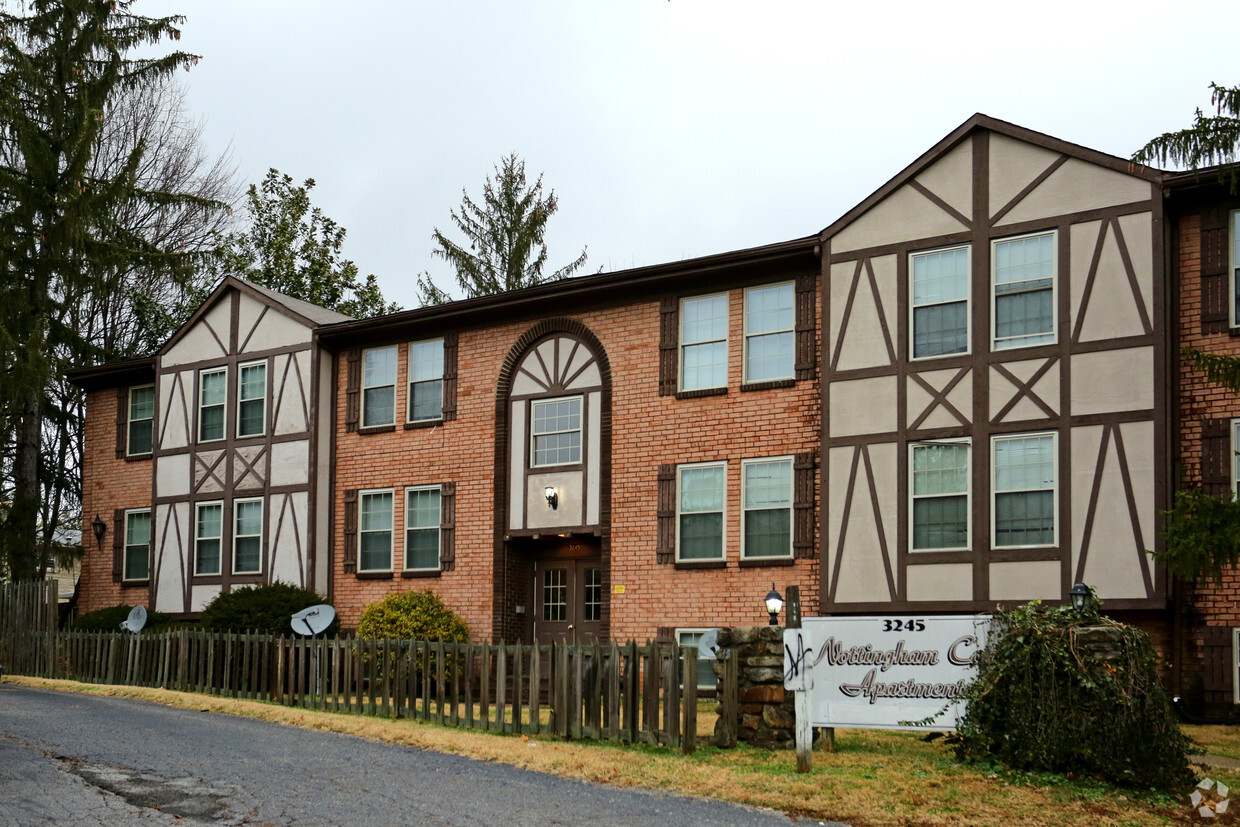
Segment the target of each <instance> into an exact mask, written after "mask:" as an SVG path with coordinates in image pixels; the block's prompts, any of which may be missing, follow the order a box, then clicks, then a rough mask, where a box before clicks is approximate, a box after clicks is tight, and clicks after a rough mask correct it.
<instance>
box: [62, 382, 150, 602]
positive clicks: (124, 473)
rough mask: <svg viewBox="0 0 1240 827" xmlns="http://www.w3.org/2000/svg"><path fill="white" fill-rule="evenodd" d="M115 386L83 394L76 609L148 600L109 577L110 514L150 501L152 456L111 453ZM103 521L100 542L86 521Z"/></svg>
mask: <svg viewBox="0 0 1240 827" xmlns="http://www.w3.org/2000/svg"><path fill="white" fill-rule="evenodd" d="M116 408H117V390H116V389H115V388H106V389H104V390H97V391H91V392H90V393H88V394H87V395H86V419H85V430H84V433H83V435H82V443H83V448H82V454H83V456H82V547H83V549H84V551H85V553H84V555H83V557H82V577H81V591H80V593H79V596H78V614H85V613H86V612H93V611H94V610H96V609H102V608H104V607H107V606H115V605H116V604H118V603H128V604H130V605H135V606H136V605H143V606H145V605H146V604H147V601H148V598H149V597H150V593H149V590H148V588H147V587H146V586H145V585H143V586H127V587H126V586H122V585H121V584H120V583H116V582H113V580H112V536H113V532H114V531H115V530H116V529H115V526H114V525H113V522H112V513H113V510H114V509H117V508H146V507H148V506H150V504H151V490H152V483H151V460H150V459H142V460H133V461H128V460H124V459H117V458H116V417H117V410H116ZM96 514H98V515H99V517H100V518H101V519H102V520H103V521H104V522H105V523H107V526H108V531H107V533H106V534H105V535H104V536H103V542H102V543H96V542H95V534H94V531H93V530H92V529H91V521H93V520H94V519H95V515H96Z"/></svg>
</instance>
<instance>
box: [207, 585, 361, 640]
mask: <svg viewBox="0 0 1240 827" xmlns="http://www.w3.org/2000/svg"><path fill="white" fill-rule="evenodd" d="M325 602H326V600H325V599H324V598H323V596H322V595H320V594H318V593H317V592H314V591H311V590H310V589H303V588H300V587H298V586H294V585H291V584H289V583H278V582H277V583H270V584H267V585H263V586H242V587H241V588H239V589H233V590H232V591H230V592H228V593H227V594H219V595H216V597H215V599H214V600H212V601H211V602H210V603H208V604H207V605H206V608H204V609H203V610H202V621H201V622H202V628H204V629H206V630H208V631H212V632H226V631H233V632H259V633H262V634H272V635H292V634H293V627H292V625H291V623H292V617H293V614H294V613H296V612H300V611H301V610H302V609H305V608H309V607H310V606H313V605H315V604H316V603H325ZM339 632H340V618H336V619H334V620H332V622H331V625H330V626H328V627H327V630H326V634H327V635H328V636H332V635H335V634H337V633H339Z"/></svg>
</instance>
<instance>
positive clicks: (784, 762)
mask: <svg viewBox="0 0 1240 827" xmlns="http://www.w3.org/2000/svg"><path fill="white" fill-rule="evenodd" d="M4 680H5V681H11V682H13V683H19V684H22V685H25V686H33V687H42V688H50V689H58V690H62V691H75V692H86V693H90V694H95V695H112V696H118V697H127V698H138V699H142V700H148V701H155V702H157V703H162V704H167V705H169V706H175V707H181V708H185V709H197V710H203V711H208V712H218V713H226V714H230V715H241V716H246V717H251V718H257V719H260V720H265V721H273V722H276V723H282V724H289V725H293V726H301V727H306V728H309V729H319V730H327V731H331V732H340V733H345V734H350V735H357V736H360V737H362V738H369V739H371V740H375V741H383V742H387V743H392V744H401V745H405V746H410V747H417V748H421V749H429V750H435V751H437V752H445V753H454V754H457V755H463V756H467V757H470V758H477V759H481V760H485V761H499V762H503V763H506V764H511V765H513V766H515V767H521V768H523V769H530V770H537V771H540V772H547V773H553V774H556V775H561V776H569V777H573V778H580V779H584V780H587V781H595V782H602V783H607V784H613V785H617V786H622V787H648V788H654V789H660V790H668V791H675V792H680V793H684V794H686V795H694V796H702V797H707V798H717V799H723V800H728V801H736V802H740V803H743V804H750V805H753V806H758V807H771V808H774V809H777V810H783V811H784V812H787V813H789V814H791V815H794V816H801V817H808V818H813V819H823V820H828V819H830V820H839V821H845V822H849V823H851V824H854V825H879V824H901V825H966V824H970V825H971V824H1004V825H1026V824H1027V825H1044V824H1064V825H1081V826H1082V827H1084V825H1145V824H1178V823H1190V822H1196V821H1197V820H1196V819H1195V818H1194V816H1193V814H1192V813H1191V811H1190V810H1189V809H1188V807H1187V805H1186V804H1183V803H1175V802H1172V801H1170V800H1169V799H1166V798H1161V799H1160V798H1157V797H1141V798H1134V797H1133V796H1131V795H1126V794H1124V793H1122V792H1117V791H1116V790H1114V789H1112V788H1109V787H1106V786H1104V785H1101V784H1095V783H1086V784H1080V783H1076V782H1069V781H1065V780H1063V779H1058V778H1055V777H1046V778H1042V777H1037V778H1032V777H1030V778H1005V777H1001V776H999V775H996V774H988V773H986V772H984V771H979V770H978V769H976V768H973V767H965V766H961V765H959V764H957V763H956V762H955V761H954V760H953V759H952V757H951V754H950V751H949V750H948V749H947V748H945V747H944V746H942V744H941V741H940V742H934V743H926V742H924V741H922V740H921V739H920V738H919V737H918V736H917V735H915V734H910V733H897V732H884V731H879V730H838V731H837V733H836V747H837V750H836V752H835V753H833V754H827V753H823V752H815V754H814V768H813V771H812V772H810V773H809V774H805V775H798V774H797V772H796V761H795V757H794V756H793V755H792V754H791V753H788V752H767V751H765V750H758V749H753V748H749V747H746V746H741V747H739V748H737V749H734V750H718V749H715V748H714V747H704V748H699V750H698V751H697V753H695V754H694V755H693V756H691V757H688V758H686V757H684V756H681V755H680V754H679V753H678V752H675V751H672V750H668V749H661V748H652V747H639V746H620V745H609V744H597V743H565V742H563V741H557V740H552V739H548V738H541V737H535V738H524V737H520V736H515V737H514V736H500V735H488V734H483V733H478V732H471V731H467V730H456V729H449V728H443V727H437V726H433V725H430V724H426V723H422V722H419V721H409V720H389V719H382V718H370V717H362V716H357V715H344V714H334V713H328V712H314V711H310V710H303V709H293V708H287V707H283V706H277V705H274V704H268V703H261V702H257V701H240V700H230V699H225V698H215V697H210V696H205V695H194V694H189V693H183V692H171V691H167V690H160V689H143V688H134V687H114V686H95V685H87V684H78V683H73V682H70V681H51V680H40V679H34V678H10V677H6V678H5V679H4ZM712 706H713V705H712V704H711V703H710V702H705V703H703V704H702V705H701V710H702V713H703V714H702V715H701V716H700V719H699V722H698V731H699V732H700V733H702V735H703V736H707V735H709V733H710V732H711V731H712V729H713V725H714V713H713V710H712ZM1190 730H1191V731H1192V734H1193V735H1194V737H1198V730H1209V731H1207V732H1202V734H1201V736H1200V737H1201V738H1202V739H1204V740H1203V743H1208V744H1209V745H1210V750H1211V752H1213V751H1214V750H1215V746H1214V744H1216V743H1217V744H1218V745H1219V747H1218V748H1219V749H1222V748H1224V747H1226V748H1227V749H1229V750H1234V751H1235V754H1236V756H1237V757H1240V738H1237V737H1235V735H1234V734H1233V733H1231V732H1227V731H1222V732H1217V733H1216V732H1213V730H1224V728H1221V727H1214V728H1210V727H1205V728H1190ZM1223 754H1227V753H1223ZM1210 774H1211V776H1212V777H1216V778H1222V779H1223V780H1225V781H1226V782H1227V783H1229V784H1234V786H1235V787H1236V788H1237V789H1240V774H1236V773H1235V771H1222V772H1216V771H1211V773H1210ZM1187 792H1188V791H1185V793H1187ZM1185 798H1186V796H1185ZM1215 823H1223V824H1231V823H1234V821H1233V817H1231V816H1228V817H1227V818H1226V819H1220V820H1218V821H1216V822H1215Z"/></svg>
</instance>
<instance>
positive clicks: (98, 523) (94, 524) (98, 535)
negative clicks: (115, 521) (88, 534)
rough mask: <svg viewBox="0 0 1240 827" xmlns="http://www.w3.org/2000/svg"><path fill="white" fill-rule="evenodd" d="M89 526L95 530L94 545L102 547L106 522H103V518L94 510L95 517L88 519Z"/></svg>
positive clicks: (106, 529)
mask: <svg viewBox="0 0 1240 827" xmlns="http://www.w3.org/2000/svg"><path fill="white" fill-rule="evenodd" d="M90 527H91V530H93V531H94V532H95V545H97V546H98V547H99V548H103V535H104V534H106V533H107V531H108V524H107V523H105V522H104V521H103V518H102V517H100V516H99V514H98V513H97V512H96V514H95V519H93V520H91V521H90Z"/></svg>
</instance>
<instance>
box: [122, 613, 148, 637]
mask: <svg viewBox="0 0 1240 827" xmlns="http://www.w3.org/2000/svg"><path fill="white" fill-rule="evenodd" d="M145 625H146V607H145V606H134V607H133V608H132V609H130V610H129V617H127V618H125V619H124V620H122V621H121V628H122V629H124V630H125V631H126V632H132V633H133V634H135V635H136V634H137V633H138V632H140V631H142V627H143V626H145Z"/></svg>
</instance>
